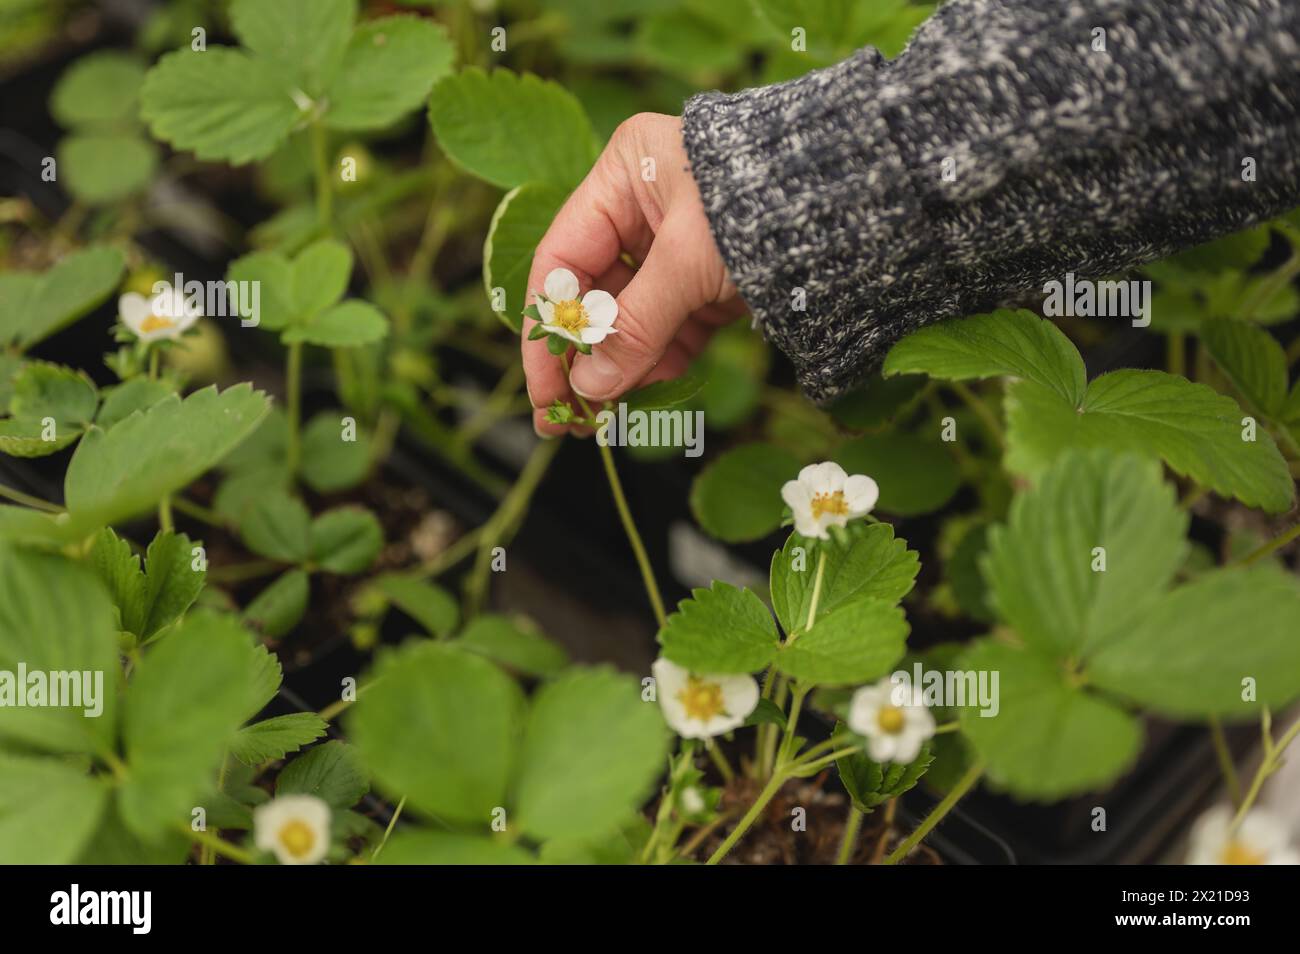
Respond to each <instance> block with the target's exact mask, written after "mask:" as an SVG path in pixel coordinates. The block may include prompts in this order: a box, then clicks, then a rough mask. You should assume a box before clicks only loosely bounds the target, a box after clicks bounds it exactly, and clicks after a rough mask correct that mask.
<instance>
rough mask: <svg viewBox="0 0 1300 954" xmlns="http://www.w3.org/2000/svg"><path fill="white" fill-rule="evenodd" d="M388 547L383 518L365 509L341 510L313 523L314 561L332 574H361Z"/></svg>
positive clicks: (312, 549)
mask: <svg viewBox="0 0 1300 954" xmlns="http://www.w3.org/2000/svg"><path fill="white" fill-rule="evenodd" d="M383 546H384V530H383V528H382V527H381V526H380V525H379V519H378V518H377V517H376V516H375V515H374V514H373V513H371V512H370V511H369V510H364V509H362V508H361V507H337V508H335V509H334V510H329V511H326V512H325V513H323V514H321V515H320V516H319V517H317V518H316V519H315V520H313V521H312V524H311V559H312V562H314V563H315V564H316V565H317V566H319V567H320V568H321V569H322V570H325V571H327V572H329V573H343V574H351V573H360V572H362V571H363V570H365V569H367V568H369V566H370V564H371V563H373V562H374V561H375V557H377V556H379V551H380V550H381V549H383Z"/></svg>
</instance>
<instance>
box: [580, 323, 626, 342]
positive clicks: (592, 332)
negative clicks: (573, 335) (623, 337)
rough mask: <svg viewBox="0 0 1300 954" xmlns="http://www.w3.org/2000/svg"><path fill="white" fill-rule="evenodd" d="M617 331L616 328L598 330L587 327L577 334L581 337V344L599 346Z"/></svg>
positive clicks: (593, 327) (591, 326)
mask: <svg viewBox="0 0 1300 954" xmlns="http://www.w3.org/2000/svg"><path fill="white" fill-rule="evenodd" d="M617 331H618V329H617V328H599V327H596V326H594V325H588V326H587V327H586V328H583V329H582V331H581V332H579V334H580V335H581V336H582V342H583V344H590V345H594V344H600V343H601V342H602V341H604V340H605V339H606V338H608V337H609V336H610V335H612V334H614V333H615V332H617Z"/></svg>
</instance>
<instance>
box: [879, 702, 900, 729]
mask: <svg viewBox="0 0 1300 954" xmlns="http://www.w3.org/2000/svg"><path fill="white" fill-rule="evenodd" d="M904 721H905V720H904V719H903V710H902V709H900V708H898V706H883V707H881V710H880V711H879V712H878V713H876V724H877V725H879V726H880V728H881V729H882V730H883V731H885V732H888V733H889V734H890V735H897V734H898V733H899V732H902V731H903V722H904Z"/></svg>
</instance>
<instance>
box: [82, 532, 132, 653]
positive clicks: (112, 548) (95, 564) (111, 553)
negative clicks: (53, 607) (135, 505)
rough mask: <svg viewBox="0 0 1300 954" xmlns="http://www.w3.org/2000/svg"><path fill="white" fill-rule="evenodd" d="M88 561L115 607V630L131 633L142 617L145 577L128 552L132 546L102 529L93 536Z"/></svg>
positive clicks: (114, 534)
mask: <svg viewBox="0 0 1300 954" xmlns="http://www.w3.org/2000/svg"><path fill="white" fill-rule="evenodd" d="M87 559H88V562H89V564H90V568H91V569H92V570H94V571H95V575H96V576H98V577H99V579H100V582H102V583H103V584H104V587H105V589H107V590H108V595H109V597H110V598H111V599H112V601H113V605H114V606H116V607H117V614H118V628H119V629H122V630H125V631H126V632H134V630H133V629H132V628H131V627H132V626H133V625H136V624H137V622H138V620H139V619H140V617H141V616H142V615H143V606H144V573H143V572H142V571H141V570H140V559H139V558H138V557H137V556H136V555H135V554H134V553H132V552H131V544H129V543H127V541H125V540H123V539H121V538H120V537H118V535H117V534H116V533H114V532H113V528H112V527H105V528H104V529H103V530H100V531H99V533H97V534H95V539H94V541H93V542H92V543H91V547H90V553H89V554H88V556H87Z"/></svg>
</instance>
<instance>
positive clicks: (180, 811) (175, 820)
mask: <svg viewBox="0 0 1300 954" xmlns="http://www.w3.org/2000/svg"><path fill="white" fill-rule="evenodd" d="M256 660H257V657H256V655H255V654H254V652H253V647H252V643H251V640H250V637H249V634H248V633H247V632H246V631H245V630H244V629H243V627H241V626H240V625H239V623H238V622H237V621H235V620H234V619H233V618H232V617H229V616H220V615H217V614H215V613H210V612H200V613H194V614H193V615H191V616H190V617H189V618H187V619H186V620H185V622H184V623H183V624H182V625H181V627H180V628H179V629H177V630H176V631H175V632H173V633H171V634H169V635H168V636H167V638H166V639H162V640H159V641H158V643H157V644H156V645H155V647H154V648H153V649H152V650H151V651H149V652H147V653H146V654H145V656H144V658H143V659H142V660H141V661H140V662H139V664H138V665H137V667H136V670H135V673H134V676H133V678H132V681H131V686H130V688H129V690H128V691H127V694H126V703H125V705H124V707H123V720H122V740H123V745H124V747H125V750H126V761H127V767H128V775H127V778H126V780H125V781H124V782H123V783H122V786H121V788H120V789H119V806H120V809H121V812H122V819H123V821H125V822H126V823H127V825H128V826H129V827H130V828H131V830H132V831H134V832H135V833H136V834H137V835H138V836H140V837H141V838H145V839H149V840H152V839H154V838H155V837H157V836H158V835H159V834H160V833H161V832H162V831H163V830H164V829H165V828H167V827H169V826H173V825H177V824H188V823H189V818H190V809H191V808H192V807H193V806H194V805H195V804H197V803H196V801H195V799H196V798H198V796H200V795H201V794H202V793H203V792H204V791H206V790H208V788H209V787H210V786H211V785H212V782H213V777H214V775H215V773H216V769H217V764H218V763H219V762H220V761H221V756H222V753H223V752H224V751H225V749H226V746H227V745H228V744H229V743H230V741H231V739H232V738H233V737H234V735H235V732H236V730H237V729H238V728H239V724H240V722H242V721H243V718H244V713H245V710H246V708H247V706H248V701H249V685H250V683H251V681H252V678H253V674H254V667H255V664H256Z"/></svg>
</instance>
